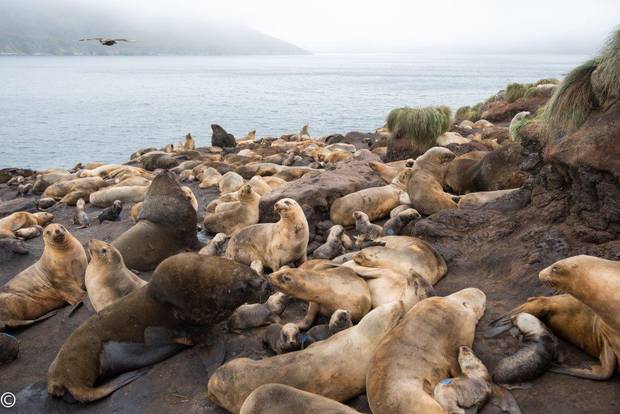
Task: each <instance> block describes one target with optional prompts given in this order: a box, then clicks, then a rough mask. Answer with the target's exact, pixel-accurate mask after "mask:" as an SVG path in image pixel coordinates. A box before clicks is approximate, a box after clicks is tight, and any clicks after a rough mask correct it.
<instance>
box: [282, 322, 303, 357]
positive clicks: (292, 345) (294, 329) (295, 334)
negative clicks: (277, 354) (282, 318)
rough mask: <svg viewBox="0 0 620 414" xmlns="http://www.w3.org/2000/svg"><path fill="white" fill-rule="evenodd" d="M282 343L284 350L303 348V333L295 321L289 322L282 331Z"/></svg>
mask: <svg viewBox="0 0 620 414" xmlns="http://www.w3.org/2000/svg"><path fill="white" fill-rule="evenodd" d="M280 343H281V347H282V351H283V352H291V351H296V350H298V349H300V348H301V333H300V331H299V326H297V324H295V323H287V324H285V325H284V326H282V330H281V331H280Z"/></svg>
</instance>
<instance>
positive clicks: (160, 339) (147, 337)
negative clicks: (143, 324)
mask: <svg viewBox="0 0 620 414" xmlns="http://www.w3.org/2000/svg"><path fill="white" fill-rule="evenodd" d="M144 343H145V345H147V346H165V345H173V344H177V345H188V346H192V345H193V342H192V340H191V338H190V337H189V335H187V334H186V333H185V332H181V331H176V330H172V329H168V328H164V327H163V326H149V327H148V328H146V329H145V330H144Z"/></svg>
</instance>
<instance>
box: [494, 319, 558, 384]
mask: <svg viewBox="0 0 620 414" xmlns="http://www.w3.org/2000/svg"><path fill="white" fill-rule="evenodd" d="M512 321H513V325H515V326H516V327H517V328H518V329H519V331H520V332H521V334H522V335H523V343H524V344H523V345H524V346H523V347H522V348H520V349H519V350H518V351H517V352H516V353H514V354H513V355H510V356H507V357H505V358H503V359H501V360H500V361H499V362H498V363H497V365H496V366H495V369H494V370H493V380H494V381H495V382H497V383H498V384H512V383H515V382H525V381H530V380H533V379H535V378H538V377H539V376H541V375H542V374H544V373H545V371H547V370H548V369H549V368H550V367H551V364H552V363H553V362H554V361H555V359H556V357H557V348H558V340H557V339H556V337H555V336H554V335H553V334H552V333H551V332H550V331H549V330H548V329H547V327H546V326H545V325H544V324H543V323H542V322H541V321H540V320H538V318H536V317H535V316H533V315H530V314H529V313H519V314H517V315H516V316H515V317H513V318H512Z"/></svg>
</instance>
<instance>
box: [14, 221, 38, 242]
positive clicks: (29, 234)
mask: <svg viewBox="0 0 620 414" xmlns="http://www.w3.org/2000/svg"><path fill="white" fill-rule="evenodd" d="M41 233H43V227H41V226H39V225H38V224H35V225H34V226H30V227H24V228H21V229H18V230H15V236H16V237H17V238H20V239H22V240H30V239H34V238H35V237H39V236H40V235H41Z"/></svg>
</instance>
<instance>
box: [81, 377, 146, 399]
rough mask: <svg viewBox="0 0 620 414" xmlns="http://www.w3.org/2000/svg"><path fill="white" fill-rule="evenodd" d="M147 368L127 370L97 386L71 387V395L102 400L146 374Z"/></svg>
mask: <svg viewBox="0 0 620 414" xmlns="http://www.w3.org/2000/svg"><path fill="white" fill-rule="evenodd" d="M147 371H148V370H147V369H139V370H135V371H130V372H126V373H124V374H122V375H119V376H118V377H116V378H114V379H113V380H111V381H109V382H107V383H105V384H103V385H100V386H99V387H96V388H86V387H77V388H74V387H70V389H69V391H70V393H71V395H72V396H73V397H74V398H75V399H76V400H78V401H80V402H90V401H96V400H100V399H102V398H105V397H107V396H108V395H110V394H112V393H113V392H114V391H116V390H118V389H119V388H122V387H124V386H125V385H127V384H129V383H130V382H132V381H134V380H136V379H138V378H140V377H141V376H143V375H144V374H146V372H147Z"/></svg>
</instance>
